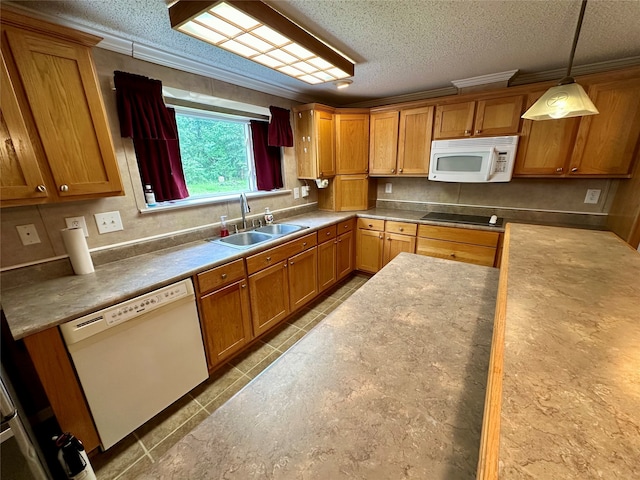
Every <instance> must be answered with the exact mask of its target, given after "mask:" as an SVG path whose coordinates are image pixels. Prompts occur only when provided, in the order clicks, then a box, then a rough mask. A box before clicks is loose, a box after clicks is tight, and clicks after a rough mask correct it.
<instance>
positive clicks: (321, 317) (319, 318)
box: [304, 313, 327, 332]
mask: <svg viewBox="0 0 640 480" xmlns="http://www.w3.org/2000/svg"><path fill="white" fill-rule="evenodd" d="M325 318H327V316H326V315H325V314H324V313H321V314H319V315H318V316H317V317H316V318H315V319H314V320H312V321H310V322H309V323H308V324H307V326H306V327H304V329H305V330H306V331H307V332H308V331H309V330H311V329H312V328H313V327H315V326H316V325H318V324H319V323H320V322H321V321H322V320H324V319H325Z"/></svg>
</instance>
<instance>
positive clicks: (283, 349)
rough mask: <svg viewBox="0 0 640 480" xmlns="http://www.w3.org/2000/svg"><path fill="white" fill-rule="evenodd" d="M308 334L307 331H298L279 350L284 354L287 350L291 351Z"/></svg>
mask: <svg viewBox="0 0 640 480" xmlns="http://www.w3.org/2000/svg"><path fill="white" fill-rule="evenodd" d="M306 334H307V332H306V331H305V330H300V329H298V331H297V332H296V333H294V334H293V335H292V336H290V337H289V338H288V339H287V340H285V341H284V342H283V343H282V344H281V345H280V347H279V348H278V350H280V351H281V352H282V353H284V352H286V351H287V350H289V349H290V348H291V347H292V346H293V345H294V344H295V343H296V342H297V341H298V340H300V339H301V338H302V337H304V336H305V335H306Z"/></svg>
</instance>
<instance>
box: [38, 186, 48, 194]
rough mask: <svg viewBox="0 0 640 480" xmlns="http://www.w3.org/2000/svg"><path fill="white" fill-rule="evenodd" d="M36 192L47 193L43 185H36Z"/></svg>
mask: <svg viewBox="0 0 640 480" xmlns="http://www.w3.org/2000/svg"><path fill="white" fill-rule="evenodd" d="M36 190H37V191H39V192H46V191H47V187H45V186H44V185H38V186H37V187H36Z"/></svg>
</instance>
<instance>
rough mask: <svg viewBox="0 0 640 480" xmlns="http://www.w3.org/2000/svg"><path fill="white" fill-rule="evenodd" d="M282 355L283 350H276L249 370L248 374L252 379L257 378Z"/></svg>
mask: <svg viewBox="0 0 640 480" xmlns="http://www.w3.org/2000/svg"><path fill="white" fill-rule="evenodd" d="M280 355H282V352H281V351H279V350H274V351H273V352H271V353H270V354H269V355H268V356H267V358H265V359H264V360H262V361H261V362H260V363H259V364H257V365H256V366H255V367H253V368H252V369H251V370H249V371H248V372H247V375H248V376H250V377H251V378H252V379H253V378H256V377H257V376H258V375H259V374H260V373H261V372H262V371H263V370H264V369H265V368H267V367H268V366H269V365H271V364H272V363H273V362H274V361H276V360H277V359H278V357H279V356H280Z"/></svg>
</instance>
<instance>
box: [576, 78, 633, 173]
mask: <svg viewBox="0 0 640 480" xmlns="http://www.w3.org/2000/svg"><path fill="white" fill-rule="evenodd" d="M588 94H589V98H591V100H592V101H593V103H594V104H595V106H596V108H597V109H598V111H599V112H600V114H599V115H589V116H586V117H582V119H581V121H580V128H579V130H578V136H577V139H576V143H575V149H574V151H573V156H572V158H571V171H570V173H572V174H576V175H620V176H626V175H628V174H630V173H631V164H632V161H633V159H634V155H635V153H636V151H637V146H638V138H639V136H640V78H632V79H629V80H619V81H610V82H606V83H600V84H595V85H592V86H591V87H590V88H589V89H588ZM613 132H615V133H613Z"/></svg>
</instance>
